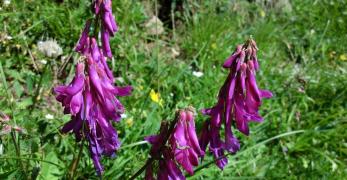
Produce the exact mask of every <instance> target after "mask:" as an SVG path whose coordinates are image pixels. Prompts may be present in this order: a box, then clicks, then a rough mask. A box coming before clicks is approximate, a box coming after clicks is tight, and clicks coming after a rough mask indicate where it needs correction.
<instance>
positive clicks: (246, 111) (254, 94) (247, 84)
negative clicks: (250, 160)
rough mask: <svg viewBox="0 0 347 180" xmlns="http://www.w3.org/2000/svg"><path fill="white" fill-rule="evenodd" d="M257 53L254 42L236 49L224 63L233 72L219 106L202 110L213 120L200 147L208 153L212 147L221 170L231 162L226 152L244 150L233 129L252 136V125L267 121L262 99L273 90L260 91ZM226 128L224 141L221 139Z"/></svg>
mask: <svg viewBox="0 0 347 180" xmlns="http://www.w3.org/2000/svg"><path fill="white" fill-rule="evenodd" d="M257 51H258V48H257V45H256V43H255V41H254V40H253V39H250V40H248V41H246V43H245V44H242V45H238V46H237V47H236V50H235V52H234V53H233V54H232V55H231V56H230V57H229V58H228V59H227V60H226V61H225V62H224V64H223V67H224V68H226V69H229V75H228V77H227V79H226V80H225V82H224V84H223V86H222V87H221V89H220V90H219V94H218V102H217V104H216V105H215V106H214V107H212V108H207V109H203V110H202V113H203V114H204V115H208V116H210V119H209V120H208V121H206V122H205V123H204V125H203V129H202V132H201V136H200V145H201V147H202V149H203V150H204V151H206V148H207V145H208V144H209V145H210V146H209V150H210V152H211V153H212V154H213V156H214V157H215V159H216V164H217V166H218V167H219V168H220V169H223V168H224V166H225V165H226V164H227V163H228V159H227V158H226V156H225V155H224V151H225V150H226V151H228V152H230V153H236V152H237V151H238V150H239V149H240V144H239V141H238V139H237V138H236V137H235V135H234V134H233V132H232V129H231V126H232V125H235V126H236V129H237V130H239V131H240V132H242V133H243V134H245V135H249V127H248V123H249V122H251V121H254V122H262V121H263V118H262V117H261V116H260V114H259V112H258V110H259V107H260V106H261V103H262V99H263V98H270V97H272V93H271V92H270V91H268V90H261V89H259V88H258V85H257V82H256V78H255V75H256V71H257V70H259V64H258V59H257ZM223 125H224V141H223V140H222V139H221V137H220V133H221V132H220V131H222V126H223Z"/></svg>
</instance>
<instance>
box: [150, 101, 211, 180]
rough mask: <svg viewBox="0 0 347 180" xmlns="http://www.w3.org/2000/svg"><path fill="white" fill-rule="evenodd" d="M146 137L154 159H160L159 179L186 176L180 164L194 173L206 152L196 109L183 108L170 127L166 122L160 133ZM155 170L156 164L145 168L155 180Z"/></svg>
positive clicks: (191, 173) (190, 172) (182, 177)
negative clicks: (197, 122) (196, 118)
mask: <svg viewBox="0 0 347 180" xmlns="http://www.w3.org/2000/svg"><path fill="white" fill-rule="evenodd" d="M145 139H146V140H147V141H148V142H149V143H151V144H152V148H151V150H150V155H151V158H152V160H153V161H154V160H158V163H159V166H160V168H158V170H157V171H158V172H157V179H185V177H184V176H183V173H182V171H181V170H180V168H179V166H181V167H182V168H183V169H184V170H186V171H187V172H188V173H189V174H190V175H193V174H194V171H193V168H194V167H195V166H198V164H199V158H200V157H202V156H203V155H204V152H203V151H202V150H201V148H200V145H199V141H198V137H197V135H196V131H195V122H194V109H193V108H187V109H185V110H180V111H179V112H178V114H177V117H176V119H175V121H174V122H173V124H171V126H170V127H169V125H168V124H167V123H165V122H164V123H162V125H161V128H160V133H159V135H152V136H148V137H146V138H145ZM167 142H168V143H167ZM153 169H154V168H153V163H151V164H150V165H149V166H147V167H146V175H145V179H147V180H151V179H155V178H154V175H153Z"/></svg>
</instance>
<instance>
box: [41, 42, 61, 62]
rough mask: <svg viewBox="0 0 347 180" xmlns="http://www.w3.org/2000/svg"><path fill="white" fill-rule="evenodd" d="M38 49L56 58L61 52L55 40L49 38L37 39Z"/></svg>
mask: <svg viewBox="0 0 347 180" xmlns="http://www.w3.org/2000/svg"><path fill="white" fill-rule="evenodd" d="M37 48H38V50H39V51H40V52H41V53H42V54H44V55H45V56H47V57H50V58H56V57H58V56H60V55H61V54H63V50H62V48H61V47H60V46H59V44H58V43H57V41H55V40H53V39H50V40H46V41H39V42H38V43H37Z"/></svg>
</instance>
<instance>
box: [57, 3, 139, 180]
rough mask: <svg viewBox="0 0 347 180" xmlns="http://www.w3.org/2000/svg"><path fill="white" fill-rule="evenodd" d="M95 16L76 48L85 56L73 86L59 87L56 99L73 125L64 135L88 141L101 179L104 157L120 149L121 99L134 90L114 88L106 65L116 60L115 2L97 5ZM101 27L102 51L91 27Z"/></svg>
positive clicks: (89, 22) (67, 124) (78, 65)
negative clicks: (112, 46)
mask: <svg viewBox="0 0 347 180" xmlns="http://www.w3.org/2000/svg"><path fill="white" fill-rule="evenodd" d="M93 12H94V13H95V19H94V21H93V22H92V21H90V20H88V21H87V23H86V25H85V28H84V30H83V32H82V35H81V37H80V39H79V42H78V44H77V46H76V48H75V50H76V51H77V52H80V53H81V55H82V61H80V62H79V63H78V64H77V65H76V73H75V77H74V79H73V80H72V82H71V83H70V84H69V85H66V86H65V85H62V86H57V87H56V88H55V89H54V91H55V93H56V94H57V96H56V99H57V100H58V101H59V102H61V103H62V105H63V106H64V113H66V114H71V121H69V122H68V123H66V124H65V125H64V127H63V128H62V132H64V133H67V132H70V131H72V132H73V133H74V134H75V137H76V140H77V141H81V140H82V139H86V140H87V141H88V143H89V150H90V153H91V157H92V160H93V163H94V166H95V169H96V171H97V173H98V174H99V175H100V174H101V173H102V172H103V167H102V165H101V163H100V157H101V156H102V155H106V156H114V154H115V152H116V150H117V149H118V148H119V147H120V142H119V140H118V134H117V131H116V129H115V128H114V127H113V126H112V122H113V121H114V122H119V120H120V119H121V114H123V113H124V107H123V105H122V104H121V103H120V101H119V100H118V99H117V96H127V95H129V94H130V93H131V90H132V88H131V87H130V86H126V87H117V86H114V85H113V83H114V77H113V75H112V71H111V70H110V69H109V67H108V65H107V62H106V60H107V57H111V56H112V53H111V50H110V45H109V35H113V34H114V33H115V32H116V31H117V25H116V22H115V20H114V17H113V16H112V10H111V1H110V0H103V1H94V2H93ZM99 23H101V34H102V47H99V45H98V41H97V38H96V36H97V35H96V34H94V35H90V34H92V33H91V32H90V31H91V29H92V28H91V26H92V25H94V26H95V27H94V29H95V28H96V26H97V25H98V24H99ZM105 34H107V35H105ZM104 36H107V37H106V38H105V37H104Z"/></svg>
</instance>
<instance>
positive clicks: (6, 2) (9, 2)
mask: <svg viewBox="0 0 347 180" xmlns="http://www.w3.org/2000/svg"><path fill="white" fill-rule="evenodd" d="M3 3H4V6H8V5H10V4H11V0H4V1H3Z"/></svg>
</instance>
